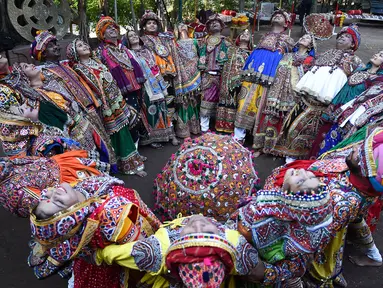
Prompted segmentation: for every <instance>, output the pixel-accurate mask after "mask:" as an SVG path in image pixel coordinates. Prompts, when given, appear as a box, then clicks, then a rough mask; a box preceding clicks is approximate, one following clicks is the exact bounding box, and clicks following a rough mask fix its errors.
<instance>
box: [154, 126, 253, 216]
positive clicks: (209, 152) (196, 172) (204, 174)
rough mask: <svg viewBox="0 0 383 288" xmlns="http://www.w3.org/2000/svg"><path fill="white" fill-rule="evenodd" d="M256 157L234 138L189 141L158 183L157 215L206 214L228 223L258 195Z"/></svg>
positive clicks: (159, 178) (214, 137) (223, 137)
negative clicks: (244, 203)
mask: <svg viewBox="0 0 383 288" xmlns="http://www.w3.org/2000/svg"><path fill="white" fill-rule="evenodd" d="M253 165H254V164H253V162H252V155H251V153H250V151H248V150H247V149H245V148H244V147H243V146H242V145H241V144H239V143H238V142H236V141H235V140H233V139H232V138H231V137H230V136H220V135H216V134H212V133H207V134H205V135H203V136H201V137H199V138H196V139H193V140H192V139H187V140H186V141H185V142H184V144H183V145H182V146H181V147H180V149H179V150H178V151H177V153H176V154H174V155H172V157H171V158H170V159H169V161H168V163H167V164H166V166H165V167H164V169H163V170H162V172H161V173H160V174H159V175H158V176H157V179H156V180H155V183H154V185H155V190H154V194H155V199H156V204H155V211H156V212H157V213H158V215H164V219H174V218H175V217H176V215H177V214H178V213H182V214H183V215H190V214H197V213H202V214H203V215H205V216H209V217H214V218H215V219H217V220H219V221H224V220H227V219H228V217H229V215H230V214H231V213H233V212H234V211H235V209H236V206H237V205H238V203H239V201H240V200H241V199H242V198H243V197H246V196H249V195H252V194H253V193H254V192H255V185H256V184H257V182H258V176H257V175H256V172H255V170H254V167H253Z"/></svg>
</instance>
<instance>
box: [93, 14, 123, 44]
mask: <svg viewBox="0 0 383 288" xmlns="http://www.w3.org/2000/svg"><path fill="white" fill-rule="evenodd" d="M110 25H113V26H114V27H115V28H116V29H117V30H118V33H120V26H118V24H117V23H116V21H114V20H113V18H112V17H109V16H102V17H101V19H100V20H99V21H98V23H97V25H96V35H97V38H98V40H100V41H102V40H104V33H105V30H106V28H108V27H109V26H110Z"/></svg>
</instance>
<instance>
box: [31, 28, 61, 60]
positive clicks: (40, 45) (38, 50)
mask: <svg viewBox="0 0 383 288" xmlns="http://www.w3.org/2000/svg"><path fill="white" fill-rule="evenodd" d="M53 40H57V38H56V36H54V35H53V34H52V33H51V32H49V31H47V30H45V31H38V32H37V35H36V37H35V41H33V42H32V44H31V50H30V54H31V57H32V58H34V59H36V60H37V61H41V60H43V59H42V54H43V52H44V51H45V49H46V48H47V46H48V44H49V42H51V41H53Z"/></svg>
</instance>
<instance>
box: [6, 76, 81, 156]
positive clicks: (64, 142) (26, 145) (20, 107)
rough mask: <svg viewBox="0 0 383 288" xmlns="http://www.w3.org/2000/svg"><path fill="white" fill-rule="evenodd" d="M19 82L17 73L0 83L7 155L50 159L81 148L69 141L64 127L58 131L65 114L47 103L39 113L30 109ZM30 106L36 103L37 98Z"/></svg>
mask: <svg viewBox="0 0 383 288" xmlns="http://www.w3.org/2000/svg"><path fill="white" fill-rule="evenodd" d="M19 83H20V74H19V73H18V71H16V70H15V71H13V72H12V73H11V74H9V75H8V76H7V77H4V78H3V80H2V81H1V83H0V98H1V99H2V100H1V103H0V110H1V111H0V127H1V129H0V131H1V133H0V140H1V145H2V148H3V151H4V153H5V154H6V155H7V156H16V157H23V156H26V155H30V156H42V157H49V156H52V155H55V154H60V153H63V152H64V151H69V150H73V149H78V147H79V146H80V144H79V143H77V142H75V141H73V140H71V139H69V135H68V133H66V131H65V129H64V127H63V126H61V127H60V129H61V130H60V129H57V128H56V127H57V126H58V125H57V123H59V122H60V120H63V121H65V120H64V118H65V117H66V115H63V113H59V114H57V113H55V112H57V109H55V108H54V107H52V105H50V104H49V103H46V102H44V103H40V109H39V112H38V113H36V111H35V110H31V109H30V108H29V107H28V106H27V105H26V104H25V103H26V101H28V98H26V97H24V95H22V94H21V93H20V92H23V91H22V90H20V89H19V88H20V87H19ZM12 87H14V88H12ZM16 89H17V90H16ZM18 90H20V92H18ZM25 96H27V95H25ZM23 103H24V104H23ZM30 103H31V104H32V105H33V103H34V104H36V103H37V101H36V97H35V96H33V97H32V99H30ZM52 112H53V113H52ZM52 115H54V117H52ZM64 116H65V117H64ZM65 119H66V118H65ZM61 123H63V122H61ZM64 123H65V122H64Z"/></svg>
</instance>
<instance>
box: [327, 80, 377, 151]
mask: <svg viewBox="0 0 383 288" xmlns="http://www.w3.org/2000/svg"><path fill="white" fill-rule="evenodd" d="M382 99H383V82H378V83H376V84H375V85H373V86H371V87H370V88H368V89H367V90H366V91H364V92H363V93H362V94H360V95H359V96H358V97H357V98H355V99H354V100H351V101H350V102H349V103H346V104H345V105H343V106H341V107H340V108H338V109H337V110H336V111H335V112H334V114H335V113H336V115H337V116H336V117H334V124H333V127H334V129H336V132H337V134H336V137H337V138H338V140H342V139H343V141H342V142H340V143H339V144H337V145H336V146H334V147H333V148H332V149H331V150H329V151H327V152H328V153H327V152H325V153H323V154H322V155H327V154H332V153H331V151H332V150H340V151H339V152H340V153H343V150H344V149H343V148H344V147H346V146H350V144H352V143H357V142H359V141H363V140H364V139H365V138H366V137H367V136H366V135H367V134H366V133H367V129H369V128H370V127H377V126H380V123H381V122H382V120H383V109H382V108H383V107H382V105H381V101H382ZM334 135H335V133H334ZM336 140H337V139H333V140H332V141H336ZM341 151H342V152H341ZM344 151H346V150H344ZM322 155H321V156H320V157H322ZM326 157H327V156H326Z"/></svg>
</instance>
